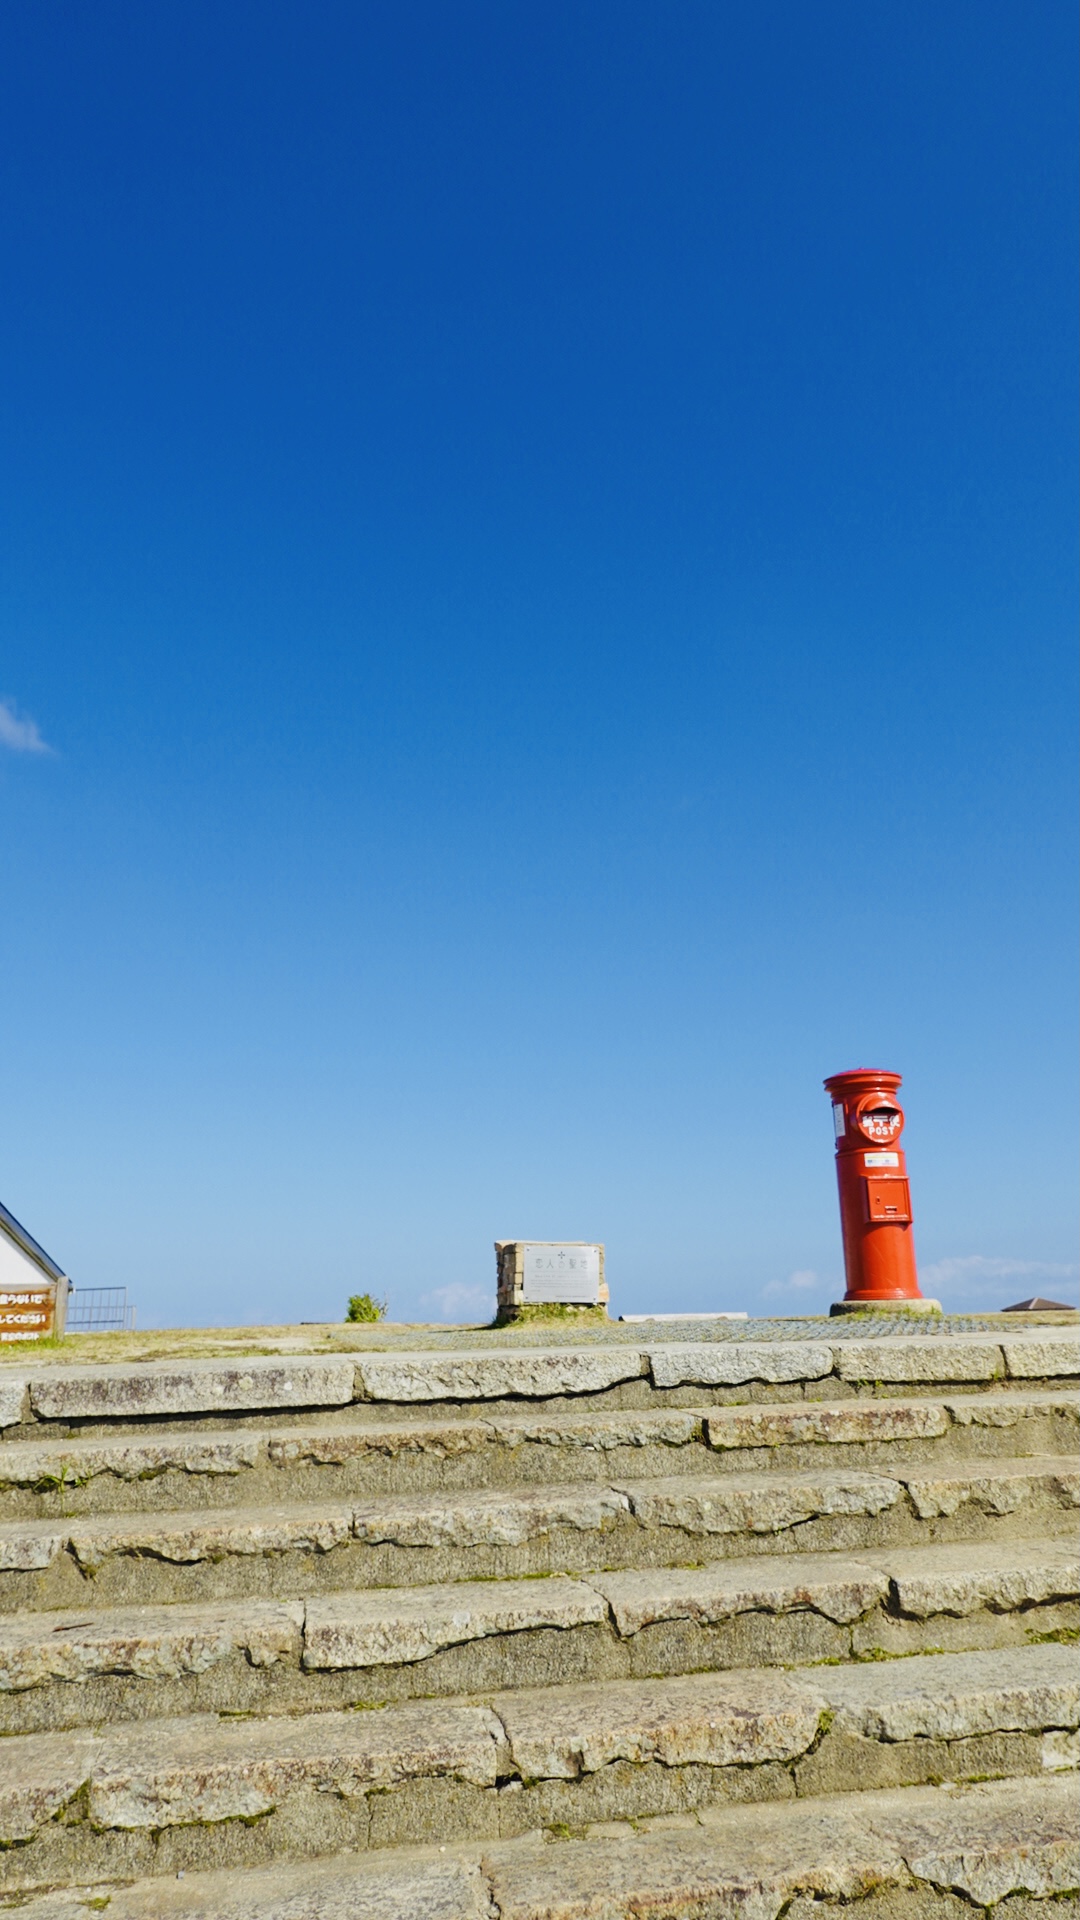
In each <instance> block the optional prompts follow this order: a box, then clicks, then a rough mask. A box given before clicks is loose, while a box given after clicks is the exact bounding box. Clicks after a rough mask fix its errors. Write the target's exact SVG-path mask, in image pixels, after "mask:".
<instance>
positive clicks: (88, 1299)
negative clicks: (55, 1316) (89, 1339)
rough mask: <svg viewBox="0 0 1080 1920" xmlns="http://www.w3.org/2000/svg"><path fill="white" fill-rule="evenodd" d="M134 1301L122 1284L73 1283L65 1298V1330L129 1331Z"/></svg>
mask: <svg viewBox="0 0 1080 1920" xmlns="http://www.w3.org/2000/svg"><path fill="white" fill-rule="evenodd" d="M134 1325H135V1306H134V1302H133V1301H130V1300H129V1299H128V1297H127V1288H126V1287H73V1288H72V1290H71V1297H70V1299H69V1301H68V1310H67V1327H66V1329H65V1330H66V1332H68V1333H130V1331H131V1330H132V1328H133V1327H134Z"/></svg>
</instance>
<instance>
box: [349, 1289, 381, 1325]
mask: <svg viewBox="0 0 1080 1920" xmlns="http://www.w3.org/2000/svg"><path fill="white" fill-rule="evenodd" d="M345 1318H346V1320H385V1318H386V1301H385V1300H376V1299H374V1298H373V1297H372V1295H371V1294H370V1293H354V1294H351V1295H350V1296H349V1311H348V1313H347V1314H346V1315H345Z"/></svg>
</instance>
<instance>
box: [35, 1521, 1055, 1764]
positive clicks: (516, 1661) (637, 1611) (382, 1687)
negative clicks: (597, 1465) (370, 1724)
mask: <svg viewBox="0 0 1080 1920" xmlns="http://www.w3.org/2000/svg"><path fill="white" fill-rule="evenodd" d="M1078 1602H1080V1555H1078V1553H1077V1550H1076V1548H1075V1546H1073V1545H1071V1544H1067V1543H1064V1542H1055V1541H1052V1540H1045V1539H1037V1538H1032V1539H1024V1540H1020V1541H1013V1542H1008V1543H1001V1542H996V1541H995V1542H991V1543H984V1544H981V1545H979V1544H977V1545H974V1546H960V1547H945V1546H934V1547H921V1548H899V1547H894V1548H887V1549H880V1548H878V1549H870V1550H869V1551H867V1552H865V1553H863V1554H861V1555H860V1556H858V1557H856V1556H854V1555H850V1556H849V1555H842V1554H819V1555H796V1554H784V1555H779V1556H777V1557H776V1558H775V1559H773V1558H769V1557H766V1556H761V1555H758V1556H756V1557H755V1558H753V1559H749V1560H717V1561H711V1562H708V1563H706V1564H705V1565H704V1566H702V1567H696V1568H685V1567H676V1568H657V1569H653V1570H649V1571H643V1572H639V1571H633V1572H623V1573H617V1572H616V1573H592V1574H586V1575H583V1576H581V1577H580V1578H578V1579H568V1578H566V1577H565V1576H563V1575H554V1576H552V1577H551V1578H549V1579H543V1580H517V1581H498V1580H481V1581H476V1582H472V1583H470V1582H463V1583H458V1584H456V1585H449V1586H433V1587H404V1588H386V1587H382V1588H375V1589H367V1590H364V1591H360V1592H346V1593H340V1594H327V1595H324V1596H323V1595H314V1596H309V1597H307V1598H305V1599H302V1600H295V1601H278V1600H243V1601H232V1602H224V1603H220V1604H218V1605H213V1604H210V1605H203V1606H183V1605H179V1606H163V1607H141V1608H140V1607H133V1608H117V1609H111V1610H110V1609H102V1610H100V1611H97V1612H90V1613H87V1612H85V1611H84V1612H83V1613H82V1614H81V1615H80V1614H72V1613H63V1612H57V1613H23V1614H17V1615H14V1616H9V1617H8V1618H6V1619H2V1620H0V1733H5V1734H6V1733H30V1732H39V1731H46V1730H58V1729H61V1728H65V1727H78V1726H84V1725H93V1724H96V1723H101V1722H118V1721H121V1720H132V1719H146V1718H152V1717H156V1718H167V1717H170V1716H176V1715H180V1714H187V1713H192V1712H200V1711H213V1712H217V1713H220V1712H233V1713H235V1712H249V1713H250V1712H256V1713H264V1714H265V1713H268V1712H284V1713H297V1712H306V1711H309V1710H320V1711H325V1710H328V1709H333V1708H344V1707H349V1706H354V1705H357V1704H362V1705H373V1704H382V1703H387V1702H394V1701H399V1700H404V1699H412V1698H416V1697H418V1696H425V1697H432V1696H436V1695H445V1694H452V1693H467V1692H470V1693H471V1692H476V1691H477V1690H480V1689H488V1688H493V1687H494V1688H500V1689H504V1690H505V1689H506V1688H508V1687H527V1686H537V1685H540V1684H555V1683H563V1684H567V1683H570V1682H579V1681H584V1680H588V1679H593V1680H597V1679H605V1680H612V1681H615V1680H626V1679H634V1678H646V1677H648V1676H649V1675H655V1674H660V1673H672V1674H674V1673H687V1672H697V1671H703V1670H706V1669H708V1670H712V1671H718V1670H724V1669H726V1668H730V1667H738V1666H751V1665H775V1664H780V1665H797V1664H809V1663H812V1662H820V1661H826V1660H827V1661H833V1662H836V1661H849V1660H853V1659H865V1658H867V1657H872V1656H879V1655H881V1654H884V1653H890V1654H913V1653H918V1652H921V1651H922V1650H924V1649H925V1648H928V1647H932V1648H934V1649H946V1650H948V1651H967V1650H974V1649H978V1648H991V1647H1001V1648H1007V1647H1010V1646H1020V1647H1025V1646H1027V1645H1028V1644H1030V1643H1031V1642H1032V1641H1033V1640H1037V1639H1039V1638H1044V1639H1045V1638H1049V1637H1050V1636H1052V1635H1062V1636H1065V1637H1068V1636H1069V1635H1075V1633H1076V1631H1077V1628H1078V1626H1080V1605H1078Z"/></svg>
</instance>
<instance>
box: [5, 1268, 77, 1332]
mask: <svg viewBox="0 0 1080 1920" xmlns="http://www.w3.org/2000/svg"><path fill="white" fill-rule="evenodd" d="M58 1288H60V1289H62V1290H63V1298H62V1300H61V1302H60V1311H59V1315H58V1314H57V1297H56V1296H57V1290H58ZM67 1294H68V1283H67V1281H66V1280H60V1281H56V1280H42V1281H41V1283H40V1284H39V1285H34V1284H32V1283H31V1285H29V1286H25V1287H12V1286H3V1287H0V1342H5V1341H9V1340H47V1339H48V1337H49V1335H50V1334H53V1333H63V1331H64V1326H63V1323H64V1317H65V1310H66V1308H67ZM58 1319H59V1325H58V1324H57V1322H58Z"/></svg>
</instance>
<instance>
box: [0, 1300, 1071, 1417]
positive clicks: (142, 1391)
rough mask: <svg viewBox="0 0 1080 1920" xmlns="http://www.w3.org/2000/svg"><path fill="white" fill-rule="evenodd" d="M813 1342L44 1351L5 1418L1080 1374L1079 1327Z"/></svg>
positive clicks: (237, 1412) (833, 1337)
mask: <svg viewBox="0 0 1080 1920" xmlns="http://www.w3.org/2000/svg"><path fill="white" fill-rule="evenodd" d="M808 1331H809V1334H810V1337H807V1338H804V1339H798V1340H796V1339H791V1340H756V1341H755V1340H754V1339H753V1338H748V1339H743V1338H738V1337H734V1336H733V1335H732V1333H731V1331H730V1330H728V1331H726V1332H725V1333H724V1334H722V1335H718V1336H717V1337H716V1338H714V1339H712V1340H710V1341H705V1342H701V1341H697V1342H694V1341H687V1340H683V1341H676V1340H670V1339H669V1340H667V1341H665V1342H662V1343H648V1344H645V1345H642V1346H637V1345H628V1344H626V1343H624V1342H621V1341H619V1342H615V1341H612V1342H611V1343H610V1344H602V1343H596V1344H593V1345H590V1346H587V1347H581V1348H572V1347H553V1348H550V1349H544V1348H536V1347H525V1346H518V1347H517V1348H514V1347H513V1346H507V1345H502V1344H500V1343H499V1340H498V1337H497V1336H496V1337H493V1339H492V1342H491V1343H490V1344H487V1345H484V1346H482V1347H477V1348H475V1349H473V1350H467V1349H462V1348H457V1349H453V1350H450V1351H447V1350H445V1349H443V1350H433V1349H428V1350H426V1351H423V1350H422V1351H418V1352H413V1353H403V1352H400V1351H396V1352H380V1353H357V1354H350V1355H347V1356H343V1355H334V1356H316V1355H302V1354H298V1355H296V1356H295V1357H291V1358H283V1357H282V1356H281V1355H279V1354H275V1355H273V1356H267V1355H252V1356H249V1357H245V1358H243V1359H237V1358H235V1357H231V1358H228V1359H196V1360H182V1361H165V1360H162V1361H146V1362H141V1363H131V1364H128V1365H117V1366H72V1365H70V1364H67V1363H63V1362H59V1361H54V1362H52V1363H51V1364H50V1363H48V1362H47V1361H46V1357H45V1356H44V1355H41V1356H37V1358H36V1362H31V1363H29V1364H27V1363H26V1361H25V1360H24V1359H22V1358H21V1357H20V1360H19V1362H18V1364H16V1363H14V1362H12V1361H11V1360H9V1359H7V1357H6V1356H5V1358H4V1362H3V1365H2V1366H0V1427H3V1428H7V1429H9V1430H19V1431H20V1433H22V1434H25V1436H26V1437H29V1436H30V1432H32V1431H33V1429H35V1428H37V1429H38V1430H39V1431H40V1430H41V1429H42V1428H43V1427H44V1428H50V1427H51V1428H52V1429H53V1430H54V1431H56V1430H57V1429H59V1430H60V1431H61V1432H66V1431H68V1430H71V1429H73V1428H75V1427H79V1428H81V1429H82V1430H83V1431H84V1432H85V1431H87V1430H96V1429H99V1428H100V1429H103V1430H104V1431H109V1430H111V1431H118V1430H120V1431H127V1430H138V1429H139V1428H141V1427H143V1426H144V1425H145V1423H146V1422H147V1421H149V1420H155V1419H170V1420H175V1419H177V1418H184V1419H186V1420H188V1421H190V1422H191V1423H193V1424H197V1423H199V1422H205V1421H206V1419H207V1418H209V1419H210V1420H212V1421H219V1420H220V1419H221V1417H222V1416H223V1415H228V1416H230V1417H232V1418H233V1419H235V1420H237V1421H238V1422H243V1421H244V1420H247V1419H250V1418H252V1417H253V1416H254V1417H256V1418H257V1417H258V1416H259V1415H262V1416H264V1417H265V1414H266V1412H267V1411H268V1410H271V1409H273V1410H274V1411H275V1413H276V1414H277V1415H278V1416H279V1417H281V1416H284V1415H293V1416H295V1417H300V1418H302V1417H304V1415H305V1413H307V1412H309V1411H310V1410H311V1409H315V1408H317V1409H333V1408H336V1407H347V1406H351V1405H353V1404H357V1403H361V1404H364V1405H367V1406H369V1407H376V1408H383V1409H385V1408H388V1407H391V1406H397V1407H402V1408H415V1407H417V1406H419V1405H426V1406H428V1407H431V1408H435V1407H438V1408H440V1409H443V1410H453V1409H456V1410H458V1411H464V1410H467V1409H469V1408H475V1409H476V1410H478V1411H481V1412H483V1411H485V1410H487V1409H488V1408H489V1407H490V1404H491V1403H492V1402H493V1401H505V1402H515V1401H538V1400H541V1401H546V1402H548V1403H549V1404H551V1403H557V1404H560V1405H561V1404H564V1403H565V1404H569V1405H573V1404H575V1403H577V1402H580V1400H581V1399H582V1398H583V1397H585V1396H587V1397H588V1398H589V1399H590V1400H591V1401H592V1402H593V1403H594V1404H595V1403H599V1404H604V1405H625V1406H628V1407H643V1406H645V1405H648V1404H650V1403H652V1404H656V1403H657V1402H658V1401H659V1402H660V1403H661V1404H663V1403H665V1400H666V1401H669V1402H670V1401H675V1402H676V1403H677V1399H678V1397H679V1396H683V1397H685V1396H687V1395H689V1397H690V1398H691V1399H693V1398H694V1397H695V1394H697V1395H698V1397H700V1392H699V1390H700V1389H701V1388H702V1387H707V1388H710V1389H712V1390H713V1393H712V1396H711V1397H714V1398H717V1397H719V1398H721V1399H722V1398H723V1397H724V1396H730V1395H731V1394H732V1393H733V1392H738V1393H739V1394H741V1396H742V1397H743V1398H745V1397H747V1393H748V1392H750V1394H751V1395H752V1394H753V1392H754V1391H756V1390H758V1389H763V1390H767V1389H776V1388H778V1387H784V1388H786V1389H788V1390H789V1393H780V1394H779V1395H778V1394H777V1393H776V1392H775V1391H773V1392H771V1393H769V1392H767V1391H766V1392H763V1393H762V1395H761V1396H760V1397H767V1398H773V1399H775V1398H777V1397H779V1398H786V1397H798V1396H805V1395H809V1396H810V1397H813V1398H821V1397H823V1395H824V1396H832V1397H836V1395H837V1394H838V1393H840V1392H844V1393H847V1394H854V1393H858V1392H860V1391H871V1392H872V1391H879V1390H884V1391H886V1392H895V1390H896V1388H897V1387H907V1388H910V1389H912V1390H914V1391H917V1392H922V1391H926V1390H933V1389H934V1388H935V1387H941V1386H942V1385H963V1386H972V1387H976V1386H980V1385H986V1384H988V1383H991V1382H996V1381H998V1382H1006V1383H1007V1382H1009V1381H1014V1380H1015V1381H1021V1382H1025V1383H1028V1384H1034V1383H1035V1382H1037V1381H1043V1382H1047V1383H1050V1384H1052V1383H1053V1382H1055V1381H1058V1380H1062V1379H1075V1378H1077V1377H1080V1334H1078V1333H1074V1332H1072V1331H1071V1330H1070V1329H1065V1328H1055V1329H1053V1330H1050V1329H1047V1328H1044V1329H1041V1330H1040V1331H1038V1332H1034V1331H1032V1332H1028V1333H1024V1332H1022V1331H1019V1330H1018V1331H1017V1332H1016V1333H1015V1334H1013V1333H1011V1332H1010V1333H1009V1334H1007V1335H1002V1336H1001V1337H999V1338H995V1337H991V1336H989V1335H985V1334H963V1333H952V1332H950V1331H948V1330H942V1331H939V1332H938V1333H936V1334H934V1335H930V1334H929V1333H920V1334H911V1333H909V1332H907V1331H906V1330H905V1329H903V1328H898V1330H897V1333H896V1334H890V1335H884V1336H881V1335H879V1336H875V1337H872V1338H861V1339H860V1338H858V1337H853V1335H852V1333H851V1332H850V1331H848V1330H845V1331H844V1332H843V1333H841V1332H840V1329H839V1328H838V1327H837V1328H833V1329H830V1330H829V1331H828V1334H827V1336H826V1332H825V1329H824V1328H822V1329H821V1330H820V1332H819V1331H818V1330H817V1329H813V1330H808Z"/></svg>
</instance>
